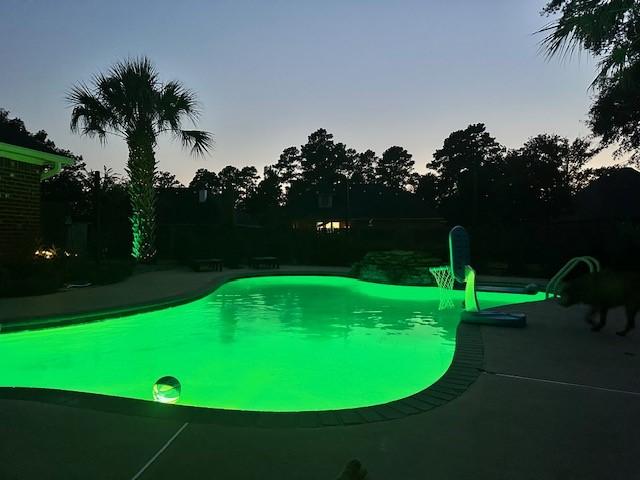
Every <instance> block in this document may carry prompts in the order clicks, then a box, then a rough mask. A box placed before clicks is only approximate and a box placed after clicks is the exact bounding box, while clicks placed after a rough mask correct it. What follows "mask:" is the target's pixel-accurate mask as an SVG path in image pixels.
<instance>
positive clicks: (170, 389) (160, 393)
mask: <svg viewBox="0 0 640 480" xmlns="http://www.w3.org/2000/svg"><path fill="white" fill-rule="evenodd" d="M181 388H182V387H181V386H180V382H179V381H178V379H177V378H175V377H162V378H161V379H159V380H158V381H157V382H156V383H155V384H154V385H153V399H154V400H155V401H156V402H162V403H177V402H178V399H179V398H180V390H181Z"/></svg>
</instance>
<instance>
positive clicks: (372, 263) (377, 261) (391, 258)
mask: <svg viewBox="0 0 640 480" xmlns="http://www.w3.org/2000/svg"><path fill="white" fill-rule="evenodd" d="M442 264H443V262H442V260H440V259H439V258H437V257H433V256H430V255H428V254H426V253H422V252H413V251H403V250H391V251H384V252H371V253H367V254H366V255H365V256H364V258H363V259H362V260H361V261H360V262H357V263H355V264H354V265H353V267H352V269H351V274H352V275H354V276H355V277H357V278H359V279H361V280H367V281H371V282H380V283H391V284H396V285H433V284H434V283H435V282H434V279H433V276H432V275H431V274H430V273H429V267H434V266H438V265H442Z"/></svg>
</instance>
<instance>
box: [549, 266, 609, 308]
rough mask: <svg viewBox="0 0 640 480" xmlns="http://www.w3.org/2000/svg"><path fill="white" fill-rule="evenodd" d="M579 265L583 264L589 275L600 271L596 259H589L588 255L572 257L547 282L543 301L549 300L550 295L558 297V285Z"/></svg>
mask: <svg viewBox="0 0 640 480" xmlns="http://www.w3.org/2000/svg"><path fill="white" fill-rule="evenodd" d="M579 263H585V264H586V265H587V267H588V268H589V272H590V273H593V272H599V271H600V262H599V261H598V260H597V259H596V258H594V257H591V256H589V255H584V256H581V257H573V258H572V259H571V260H569V261H568V262H567V263H565V264H564V266H563V267H562V268H561V269H560V270H558V273H556V274H555V275H554V276H553V277H552V278H551V280H549V283H547V288H546V290H545V292H544V293H545V295H544V297H545V299H546V298H549V296H550V295H553V296H554V297H557V296H558V292H557V290H558V285H559V284H560V282H561V281H562V280H563V279H564V277H566V276H567V275H568V274H569V272H570V271H571V270H573V268H574V267H575V266H576V265H578V264H579Z"/></svg>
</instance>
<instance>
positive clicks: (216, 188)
mask: <svg viewBox="0 0 640 480" xmlns="http://www.w3.org/2000/svg"><path fill="white" fill-rule="evenodd" d="M189 188H191V189H193V190H207V191H208V192H209V193H210V194H212V195H218V194H220V179H219V178H218V175H216V172H212V171H210V170H207V169H206V168H199V169H198V170H196V173H195V175H194V176H193V179H192V180H191V182H190V183H189Z"/></svg>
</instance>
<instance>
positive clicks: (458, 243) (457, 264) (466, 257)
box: [449, 225, 471, 283]
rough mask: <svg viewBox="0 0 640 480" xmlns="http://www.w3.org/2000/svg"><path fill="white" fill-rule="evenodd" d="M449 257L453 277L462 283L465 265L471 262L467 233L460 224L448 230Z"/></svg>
mask: <svg viewBox="0 0 640 480" xmlns="http://www.w3.org/2000/svg"><path fill="white" fill-rule="evenodd" d="M449 259H450V261H451V272H452V273H453V277H454V278H455V279H456V281H458V282H460V283H464V281H465V278H464V277H465V267H466V266H467V265H470V264H471V248H470V241H469V234H468V233H467V231H466V230H465V228H464V227H461V226H460V225H456V226H455V227H453V228H452V229H451V231H450V232H449Z"/></svg>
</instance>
